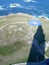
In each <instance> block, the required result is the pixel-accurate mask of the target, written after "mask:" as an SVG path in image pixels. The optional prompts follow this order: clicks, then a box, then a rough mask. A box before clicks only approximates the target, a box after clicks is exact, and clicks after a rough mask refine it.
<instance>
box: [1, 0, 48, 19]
mask: <svg viewBox="0 0 49 65" xmlns="http://www.w3.org/2000/svg"><path fill="white" fill-rule="evenodd" d="M16 13H24V14H30V15H33V16H36V17H40V16H43V17H45V18H49V0H0V16H6V15H9V14H16Z"/></svg>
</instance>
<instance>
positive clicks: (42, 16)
mask: <svg viewBox="0 0 49 65" xmlns="http://www.w3.org/2000/svg"><path fill="white" fill-rule="evenodd" d="M13 15H25V16H29V17H33V18H36V19H38V18H42V19H46V20H49V18H48V17H47V16H44V15H39V16H36V15H31V14H26V13H15V14H14V13H11V14H8V15H3V16H0V18H1V17H8V16H13Z"/></svg>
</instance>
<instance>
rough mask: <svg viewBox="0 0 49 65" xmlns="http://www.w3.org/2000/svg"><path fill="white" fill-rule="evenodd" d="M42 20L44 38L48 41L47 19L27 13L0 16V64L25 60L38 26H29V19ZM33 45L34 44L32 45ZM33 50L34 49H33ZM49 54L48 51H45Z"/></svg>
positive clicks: (48, 27)
mask: <svg viewBox="0 0 49 65" xmlns="http://www.w3.org/2000/svg"><path fill="white" fill-rule="evenodd" d="M33 19H35V20H37V19H38V20H40V21H41V22H42V28H43V32H44V34H45V40H46V41H49V20H46V19H44V18H35V17H33V16H31V15H27V14H15V15H14V14H11V15H8V16H2V17H1V16H0V64H1V65H3V64H4V65H9V64H11V63H18V62H26V61H27V59H28V56H29V53H30V48H31V45H32V42H33V36H34V34H35V33H36V32H37V29H38V26H35V27H34V26H30V25H29V24H28V21H29V20H33ZM33 47H34V46H33ZM33 52H34V51H33ZM46 53H47V54H48V55H49V52H48V51H46ZM48 57H49V56H48Z"/></svg>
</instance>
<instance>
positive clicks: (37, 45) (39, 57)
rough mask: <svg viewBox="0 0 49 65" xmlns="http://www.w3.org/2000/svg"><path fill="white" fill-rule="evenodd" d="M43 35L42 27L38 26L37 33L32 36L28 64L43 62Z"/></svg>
mask: <svg viewBox="0 0 49 65" xmlns="http://www.w3.org/2000/svg"><path fill="white" fill-rule="evenodd" d="M44 55H45V34H44V32H43V29H42V26H39V27H38V29H37V32H36V33H35V35H34V38H33V42H32V46H31V50H30V54H29V57H28V61H27V65H29V63H28V62H31V63H32V62H40V61H44V60H45V57H44Z"/></svg>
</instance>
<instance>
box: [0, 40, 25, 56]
mask: <svg viewBox="0 0 49 65" xmlns="http://www.w3.org/2000/svg"><path fill="white" fill-rule="evenodd" d="M23 46H25V43H24V42H19V41H17V42H15V43H14V44H10V45H5V46H2V47H1V46H0V55H3V56H5V55H10V54H12V53H13V52H15V51H16V52H17V51H18V50H20V49H21V48H22V47H23Z"/></svg>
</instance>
